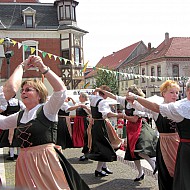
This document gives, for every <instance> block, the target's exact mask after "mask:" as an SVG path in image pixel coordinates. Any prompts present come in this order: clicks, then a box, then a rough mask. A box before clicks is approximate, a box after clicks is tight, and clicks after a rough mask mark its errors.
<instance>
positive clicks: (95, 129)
mask: <svg viewBox="0 0 190 190" xmlns="http://www.w3.org/2000/svg"><path fill="white" fill-rule="evenodd" d="M87 157H88V158H89V159H91V160H96V161H101V162H112V161H116V160H117V155H116V153H115V150H114V149H113V148H112V146H111V144H110V141H109V139H108V134H107V130H106V123H105V121H104V120H95V121H94V125H93V126H92V148H91V152H90V153H89V154H88V155H87Z"/></svg>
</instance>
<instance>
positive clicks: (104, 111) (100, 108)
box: [98, 100, 112, 119]
mask: <svg viewBox="0 0 190 190" xmlns="http://www.w3.org/2000/svg"><path fill="white" fill-rule="evenodd" d="M98 111H99V112H101V113H102V117H103V118H104V119H105V118H106V117H107V114H108V113H110V112H112V111H111V108H110V106H109V104H108V103H107V102H106V101H105V100H102V101H100V103H99V105H98Z"/></svg>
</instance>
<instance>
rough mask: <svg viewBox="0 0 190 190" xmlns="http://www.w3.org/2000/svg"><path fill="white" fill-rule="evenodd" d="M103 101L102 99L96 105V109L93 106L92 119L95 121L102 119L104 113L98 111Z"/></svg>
mask: <svg viewBox="0 0 190 190" xmlns="http://www.w3.org/2000/svg"><path fill="white" fill-rule="evenodd" d="M100 101H102V99H99V100H98V101H97V103H96V107H93V106H91V114H92V118H94V119H102V113H100V112H99V111H98V104H99V103H100Z"/></svg>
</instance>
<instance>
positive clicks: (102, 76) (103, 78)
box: [93, 69, 118, 94]
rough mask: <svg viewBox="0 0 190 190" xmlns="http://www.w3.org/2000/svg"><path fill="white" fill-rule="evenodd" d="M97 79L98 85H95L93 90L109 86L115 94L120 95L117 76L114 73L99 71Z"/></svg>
mask: <svg viewBox="0 0 190 190" xmlns="http://www.w3.org/2000/svg"><path fill="white" fill-rule="evenodd" d="M95 79H96V83H95V84H94V85H93V88H96V87H100V86H101V85H107V86H109V87H110V88H111V90H112V93H113V94H118V82H117V76H116V74H115V73H114V72H109V71H108V70H101V69H98V70H97V75H96V77H95Z"/></svg>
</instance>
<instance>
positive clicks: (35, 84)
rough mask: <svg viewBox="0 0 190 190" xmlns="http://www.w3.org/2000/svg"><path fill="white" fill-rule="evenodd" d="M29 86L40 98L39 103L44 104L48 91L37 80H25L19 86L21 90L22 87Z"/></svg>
mask: <svg viewBox="0 0 190 190" xmlns="http://www.w3.org/2000/svg"><path fill="white" fill-rule="evenodd" d="M26 84H27V85H29V86H32V87H33V88H35V89H36V90H37V92H38V94H39V96H40V101H39V103H45V102H46V101H47V96H48V91H47V88H46V86H45V85H44V83H43V82H42V81H41V80H39V79H28V80H25V81H24V82H23V83H22V84H21V88H23V86H24V85H26Z"/></svg>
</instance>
